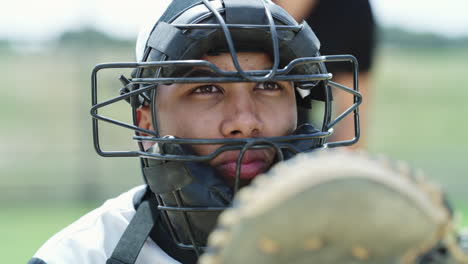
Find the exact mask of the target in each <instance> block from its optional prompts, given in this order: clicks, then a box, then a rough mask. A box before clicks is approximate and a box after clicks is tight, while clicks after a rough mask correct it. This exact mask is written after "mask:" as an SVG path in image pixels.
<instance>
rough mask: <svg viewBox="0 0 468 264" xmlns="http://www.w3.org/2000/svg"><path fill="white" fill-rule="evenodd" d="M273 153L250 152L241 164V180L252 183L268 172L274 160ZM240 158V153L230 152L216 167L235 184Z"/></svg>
mask: <svg viewBox="0 0 468 264" xmlns="http://www.w3.org/2000/svg"><path fill="white" fill-rule="evenodd" d="M273 156H274V155H273V153H271V151H269V150H267V149H264V150H248V151H247V152H246V153H245V155H244V157H243V158H242V161H241V163H240V175H239V178H240V180H242V181H244V182H245V181H250V180H252V179H253V178H255V177H256V176H257V175H259V174H262V173H264V172H266V171H267V170H268V168H269V167H270V166H271V163H272V162H271V161H272V160H273ZM238 158H239V151H228V152H225V155H224V156H223V157H222V158H221V160H220V161H218V162H217V164H218V165H215V166H214V167H215V168H216V169H217V170H218V171H219V172H220V173H221V175H222V176H223V177H224V178H225V179H226V180H228V181H229V182H234V180H235V178H236V171H237V160H238Z"/></svg>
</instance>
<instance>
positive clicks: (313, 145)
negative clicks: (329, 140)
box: [283, 124, 324, 160]
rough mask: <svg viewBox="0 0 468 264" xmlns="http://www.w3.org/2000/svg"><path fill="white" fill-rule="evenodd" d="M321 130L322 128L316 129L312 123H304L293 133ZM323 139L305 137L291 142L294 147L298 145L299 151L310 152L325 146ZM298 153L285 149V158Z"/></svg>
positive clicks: (310, 132)
mask: <svg viewBox="0 0 468 264" xmlns="http://www.w3.org/2000/svg"><path fill="white" fill-rule="evenodd" d="M317 132H320V130H318V129H316V128H315V127H314V126H313V125H311V124H302V125H300V126H298V127H297V128H296V130H294V132H293V133H292V135H306V134H313V133H317ZM323 143H324V142H323V139H321V138H314V139H304V140H297V141H294V142H292V143H291V145H293V146H294V147H296V149H297V150H299V152H310V151H313V150H316V149H317V148H320V147H322V146H323ZM294 155H296V153H294V152H292V151H289V150H287V149H283V156H284V159H285V160H288V159H290V158H292V157H293V156H294Z"/></svg>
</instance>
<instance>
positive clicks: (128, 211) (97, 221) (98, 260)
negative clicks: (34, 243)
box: [28, 186, 180, 264]
mask: <svg viewBox="0 0 468 264" xmlns="http://www.w3.org/2000/svg"><path fill="white" fill-rule="evenodd" d="M145 191H146V186H138V187H135V188H133V189H131V190H130V191H128V192H125V193H123V194H121V195H120V196H118V197H116V198H114V199H110V200H107V201H106V202H105V203H104V204H103V205H102V206H101V207H99V208H97V209H95V210H93V211H91V212H89V213H88V214H86V215H84V216H83V217H81V218H80V219H78V220H77V221H76V222H74V223H73V224H71V225H70V226H68V227H66V228H65V229H63V230H62V231H60V232H59V233H57V234H56V235H54V236H53V237H52V238H50V239H49V240H48V241H47V242H46V243H45V244H44V245H43V246H42V247H41V248H40V249H39V250H38V251H37V252H36V254H35V255H34V257H33V259H31V260H30V262H28V263H30V264H64V263H66V264H104V263H106V261H107V259H108V258H109V257H110V256H111V255H112V252H113V251H114V248H115V247H116V245H117V242H119V240H120V237H121V236H122V234H123V232H124V231H125V229H126V228H127V226H128V224H129V223H130V220H131V219H132V217H133V216H134V215H135V212H136V210H135V206H134V201H139V200H140V199H141V197H142V196H143V195H144V193H145ZM144 263H152V264H176V263H179V264H180V262H178V261H176V260H174V259H173V258H171V257H170V256H168V255H167V254H166V253H165V252H164V251H163V250H162V249H161V248H160V247H159V246H158V245H156V243H154V241H153V240H151V239H150V238H148V239H147V240H146V242H145V244H144V246H143V248H142V250H141V252H140V254H139V255H138V259H137V261H136V264H144Z"/></svg>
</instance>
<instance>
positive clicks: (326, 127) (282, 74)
mask: <svg viewBox="0 0 468 264" xmlns="http://www.w3.org/2000/svg"><path fill="white" fill-rule="evenodd" d="M343 61H345V62H351V64H352V67H353V77H354V80H353V88H348V87H346V86H343V85H340V84H338V83H335V82H333V81H330V79H331V78H332V75H331V74H330V73H324V74H300V75H298V74H289V73H290V72H291V71H292V70H293V69H294V68H295V67H297V66H299V65H302V64H306V63H322V62H323V63H327V62H343ZM175 65H176V66H192V67H195V66H200V67H208V68H210V69H212V70H213V71H214V72H215V73H217V74H218V75H219V76H220V77H193V78H185V77H166V78H131V79H129V82H130V83H129V85H132V84H135V85H136V84H141V85H142V86H141V88H139V89H136V90H133V91H130V92H128V93H125V94H122V95H119V96H116V97H114V98H111V99H108V100H105V101H103V102H98V98H97V97H98V72H99V71H101V70H103V69H120V68H129V69H135V68H136V69H138V68H161V67H169V66H175ZM266 72H268V71H267V70H260V71H248V72H246V73H248V74H252V75H257V76H258V75H263V74H265V73H266ZM357 78H358V71H357V60H356V58H355V57H354V56H351V55H333V56H318V57H308V58H298V59H295V60H293V61H291V62H290V63H289V64H288V65H287V66H285V67H284V68H282V69H279V70H278V71H277V73H276V75H275V76H274V77H273V78H271V81H273V82H274V81H325V82H326V83H327V84H328V85H330V87H332V88H336V89H340V90H343V91H345V92H347V93H350V94H352V95H353V104H352V105H351V106H350V107H349V108H348V109H347V110H346V111H345V112H343V113H342V114H340V115H339V116H338V117H337V118H336V119H334V120H333V121H331V122H324V124H323V126H322V129H321V132H319V133H315V134H314V135H297V136H285V137H276V138H262V139H261V140H270V141H271V142H277V143H282V142H287V141H294V140H304V139H313V138H325V137H328V136H329V135H330V134H331V133H332V128H333V126H335V125H336V124H337V123H338V122H340V121H341V120H342V119H343V118H345V117H346V116H348V115H349V114H350V113H351V112H353V113H354V138H352V139H350V140H346V141H339V142H329V143H327V144H326V146H327V147H338V146H348V145H352V144H354V143H355V142H357V141H358V139H359V136H360V129H359V112H358V106H359V105H360V104H361V102H362V96H361V94H360V93H359V90H358V79H357ZM204 82H210V83H222V82H250V81H249V80H245V79H244V78H243V77H240V76H238V73H237V72H236V71H224V70H221V69H219V68H218V67H217V66H216V65H214V64H212V63H211V62H209V61H204V60H184V61H159V62H139V63H138V62H134V63H107V64H99V65H97V66H96V67H95V68H94V69H93V72H92V76H91V88H92V98H91V100H92V102H91V103H92V107H91V111H90V113H91V116H92V118H93V120H92V122H93V123H92V125H93V141H94V147H95V150H96V152H97V153H98V154H99V155H101V156H104V157H147V158H155V159H166V160H188V158H187V157H179V156H177V155H174V156H170V155H159V154H154V153H148V152H145V151H141V150H140V151H105V150H103V149H102V148H101V144H100V137H99V128H98V121H104V122H107V123H111V124H114V125H117V126H120V127H124V128H128V129H131V130H134V131H137V132H141V133H146V134H148V135H152V137H141V136H135V137H134V139H136V140H144V141H153V142H157V143H173V144H192V145H193V144H221V145H241V144H243V143H246V141H244V140H233V139H177V138H161V137H156V136H157V133H156V132H155V131H151V130H147V129H143V128H140V127H137V126H136V125H135V124H133V125H131V124H128V123H124V122H121V121H118V120H114V119H111V118H108V117H105V116H102V115H100V114H99V113H98V110H99V109H100V108H103V107H105V106H108V105H110V104H113V103H116V102H118V101H122V100H126V99H129V98H131V97H135V96H138V95H139V94H141V93H144V92H147V91H149V90H151V89H156V87H157V85H158V84H160V83H204ZM145 84H146V85H145ZM311 89H313V88H311ZM252 140H255V139H252ZM218 154H219V153H218ZM210 158H214V156H213V155H207V156H190V157H189V159H192V160H193V159H195V160H199V161H202V160H209V159H210Z"/></svg>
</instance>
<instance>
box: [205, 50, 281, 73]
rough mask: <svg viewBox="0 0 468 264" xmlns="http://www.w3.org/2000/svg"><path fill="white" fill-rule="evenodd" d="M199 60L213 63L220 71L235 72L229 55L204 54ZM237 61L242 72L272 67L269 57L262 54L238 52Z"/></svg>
mask: <svg viewBox="0 0 468 264" xmlns="http://www.w3.org/2000/svg"><path fill="white" fill-rule="evenodd" d="M201 59H202V60H207V61H209V62H211V63H213V64H214V65H216V66H218V67H219V68H221V69H222V70H226V71H235V70H236V68H235V67H234V63H233V61H232V57H231V54H230V53H219V54H215V55H213V54H205V55H204V56H203V57H202V58H201ZM237 60H238V61H239V64H240V66H241V68H242V70H244V71H252V70H265V69H269V68H271V66H272V60H271V58H270V55H268V54H267V53H264V52H238V53H237Z"/></svg>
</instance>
